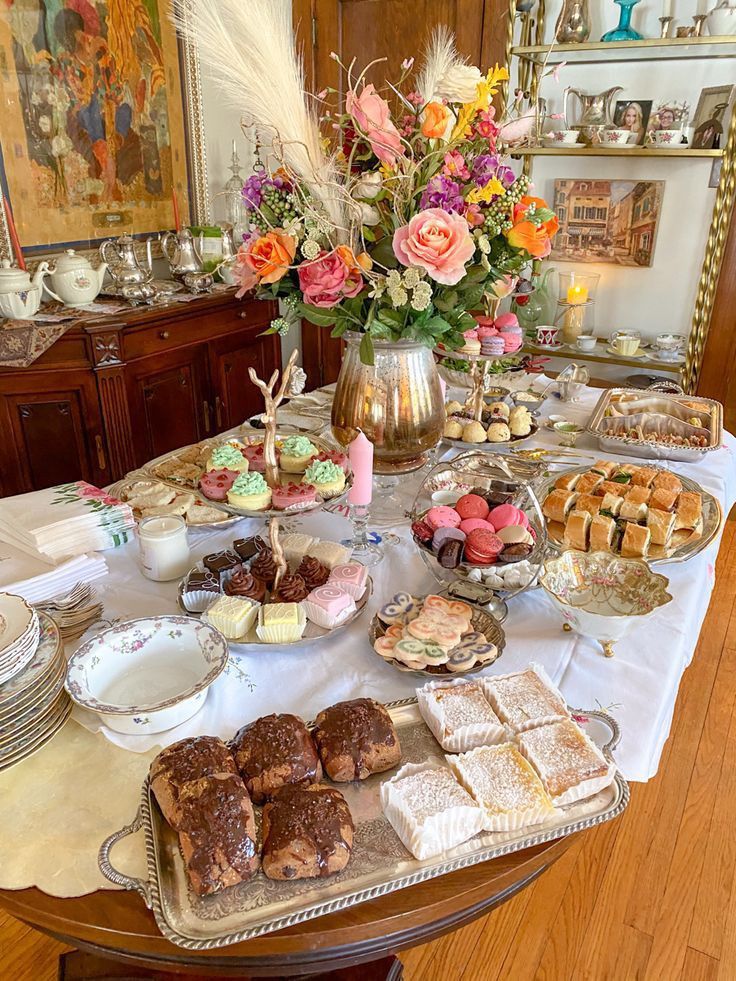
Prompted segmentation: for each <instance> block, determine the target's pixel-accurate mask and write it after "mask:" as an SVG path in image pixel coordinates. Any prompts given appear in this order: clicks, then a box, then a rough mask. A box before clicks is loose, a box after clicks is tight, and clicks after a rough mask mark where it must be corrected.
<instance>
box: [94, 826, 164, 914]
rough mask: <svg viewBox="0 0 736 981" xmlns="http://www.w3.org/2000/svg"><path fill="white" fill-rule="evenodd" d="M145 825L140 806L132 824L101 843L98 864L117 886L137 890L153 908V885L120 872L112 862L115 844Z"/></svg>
mask: <svg viewBox="0 0 736 981" xmlns="http://www.w3.org/2000/svg"><path fill="white" fill-rule="evenodd" d="M142 827H143V815H142V814H141V811H140V808H139V809H138V813H137V814H136V816H135V818H134V819H133V822H132V823H131V824H126V825H125V827H124V828H120V830H119V831H113V833H112V834H111V835H109V836H108V837H107V838H105V840H104V841H103V842H102V844H101V845H100V850H99V852H98V853H97V864H98V865H99V867H100V872H102V874H103V875H104V876H105V878H106V879H109V880H110V882H114V883H115V885H116V886H122V887H123V889H128V890H130V891H135V892H137V893H138V894H139V895H140V896H141V897H142V899H143V902H144V903H145V904H146V906H147V907H148V909H152V908H153V905H152V903H153V901H152V899H151V886H150V884H149V883H148V882H145V881H144V880H143V879H137V878H136V877H135V876H132V875H125V874H124V873H123V872H118V870H117V869H116V868H115V867H114V866H113V865H112V863H111V862H110V852H111V851H112V848H113V845H116V844H117V842H119V841H122V839H123V838H127V837H128V835H133V834H135V833H136V832H137V831H140V830H141V828H142Z"/></svg>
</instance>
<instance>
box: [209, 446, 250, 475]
mask: <svg viewBox="0 0 736 981" xmlns="http://www.w3.org/2000/svg"><path fill="white" fill-rule="evenodd" d="M205 469H206V470H235V471H237V472H238V473H244V472H245V471H246V470H247V469H248V461H247V460H246V459H245V457H244V456H243V453H242V450H241V448H240V447H238V446H233V444H232V443H225V444H223V445H222V446H216V447H215V449H214V450H213V451H212V452H211V453H210V455H209V457H208V459H207V463H206V466H205Z"/></svg>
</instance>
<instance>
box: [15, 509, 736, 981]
mask: <svg viewBox="0 0 736 981" xmlns="http://www.w3.org/2000/svg"><path fill="white" fill-rule="evenodd" d="M735 546H736V517H735V516H734V515H733V514H732V515H731V517H730V519H729V521H728V522H727V524H726V530H725V533H724V536H723V544H722V546H721V552H720V556H719V559H718V565H717V583H716V588H715V592H714V594H713V598H712V601H711V605H710V609H709V611H708V617H707V619H706V621H705V625H704V627H703V631H702V634H701V639H700V643H699V645H698V649H697V651H696V653H695V657H694V659H693V663H692V664H691V666H690V667H689V668H688V670H687V672H686V673H685V677H684V679H683V684H682V687H681V689H680V696H679V699H678V702H677V707H676V710H675V717H674V722H673V725H672V732H671V735H670V738H669V740H668V742H667V745H666V746H665V750H664V754H663V757H662V762H661V765H660V771H659V773H658V775H657V777H656V778H655V779H654V780H652V781H650V782H649V783H648V784H646V785H642V784H636V785H634V787H633V793H632V799H631V804H630V805H629V808H628V810H627V811H626V812H625V814H624V815H623V817H622V818H621V819H620V820H618V821H614V822H612V823H611V824H606V825H603V826H602V827H600V828H597V829H594V830H592V831H589V832H587V833H586V834H585V835H582V836H581V837H580V840H579V841H577V842H576V843H575V844H574V845H573V846H572V847H571V848H570V849H569V850H568V851H567V852H566V853H565V855H564V856H563V857H562V858H561V859H560V861H559V862H558V863H557V864H556V865H555V866H554V867H553V868H551V869H550V870H549V871H548V872H546V873H545V874H544V875H543V876H542V877H541V878H540V879H538V880H537V881H536V882H535V883H534V884H533V885H532V886H530V887H529V888H528V889H526V890H525V891H524V892H522V893H520V894H519V895H518V896H517V897H516V898H515V899H512V900H511V901H510V902H508V903H506V904H505V905H504V906H502V907H500V908H499V909H498V910H496V911H495V912H494V913H492V914H490V915H489V916H487V917H484V918H483V919H480V920H477V921H476V922H475V923H471V924H470V925H469V926H467V927H465V928H463V929H462V930H459V931H457V932H456V933H452V934H450V935H448V936H446V937H443V938H441V939H440V940H437V941H435V942H434V943H431V944H427V945H426V946H423V947H416V948H414V949H413V950H409V951H406V952H404V953H403V954H402V956H401V959H402V961H403V963H404V977H405V981H461V979H462V981H494V979H496V978H503V979H508V981H527V979H534V981H568V979H569V981H573V979H574V981H608V979H612V981H633V979H646V981H679V979H682V981H733V979H734V978H736V874H735V873H736V836H735V835H734V828H735V827H736V547H735ZM694 585H695V584H694ZM716 805H717V806H716ZM65 949H66V948H64V947H63V946H62V945H61V944H58V943H56V942H55V941H53V940H50V939H48V938H46V937H44V936H42V935H41V934H39V933H36V932H35V931H33V930H31V929H29V928H28V927H26V926H25V925H23V924H21V923H18V922H17V921H16V920H13V919H12V918H11V917H8V916H6V915H5V914H3V913H2V912H0V978H2V979H5V978H8V979H10V978H12V979H13V981H54V979H55V978H56V970H57V957H58V955H59V954H60V953H61V952H63V951H64V950H65Z"/></svg>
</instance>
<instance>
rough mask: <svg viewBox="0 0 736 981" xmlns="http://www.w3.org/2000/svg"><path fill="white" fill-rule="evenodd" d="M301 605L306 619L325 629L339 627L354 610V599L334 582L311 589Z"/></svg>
mask: <svg viewBox="0 0 736 981" xmlns="http://www.w3.org/2000/svg"><path fill="white" fill-rule="evenodd" d="M303 605H304V612H305V613H306V614H307V617H308V619H309V620H311V621H312V623H316V624H317V626H318V627H324V628H325V630H331V629H332V628H333V627H339V626H340V624H341V623H344V622H345V621H346V620H347V619H348V617H350V616H352V614H353V613H354V612H355V600H354V599H353V597H352V596H351V595H350V594H349V593H346V592H345V590H344V589H342V588H341V587H340V586H338V585H337V584H336V583H327V584H326V585H324V586H318V587H317V588H316V589H313V590H312V592H311V593H310V594H309V595H308V596H307V598H306V599H305V600H304V604H303Z"/></svg>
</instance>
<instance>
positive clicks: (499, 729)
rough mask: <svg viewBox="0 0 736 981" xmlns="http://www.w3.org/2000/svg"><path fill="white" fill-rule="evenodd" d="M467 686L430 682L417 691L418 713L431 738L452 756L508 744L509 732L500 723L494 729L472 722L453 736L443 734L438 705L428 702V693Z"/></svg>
mask: <svg viewBox="0 0 736 981" xmlns="http://www.w3.org/2000/svg"><path fill="white" fill-rule="evenodd" d="M467 684H468V682H467V680H466V679H465V678H453V679H452V680H450V681H430V682H428V683H427V684H426V685H424V687H422V688H418V689H417V703H418V705H419V711H420V712H421V714H422V718H423V719H424V721H425V722H426V723H427V726H428V727H429V730H430V731H431V733H432V735H433V736H434V738H435V739H436V740H437V742H438V743H439V744H440V746H441V747H442V748H443V749H446V750H448V751H449V752H451V753H463V752H465V751H466V750H470V749H475V748H476V747H478V746H493V745H495V744H496V743H503V742H508V741H509V739H510V731H509V729H508V728H507V727H506V726H504V725H503V724H502V723H501V722H499V723H498V724H497V725H495V724H493V723H492V722H487V723H481V722H475V723H472V724H471V725H467V726H462V727H459V728H457V729H455V730H454V732H452V733H449V734H448V733H446V732H445V723H444V718H443V714H442V712H441V711H440V710H439V707H438V705H437V702H436V701H434V699H433V698H431V696H430V692H433V691H437V689H441V688H454V687H457V686H461V685H467ZM481 690H482V691H483V693H484V694H485V689H484V688H481Z"/></svg>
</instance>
